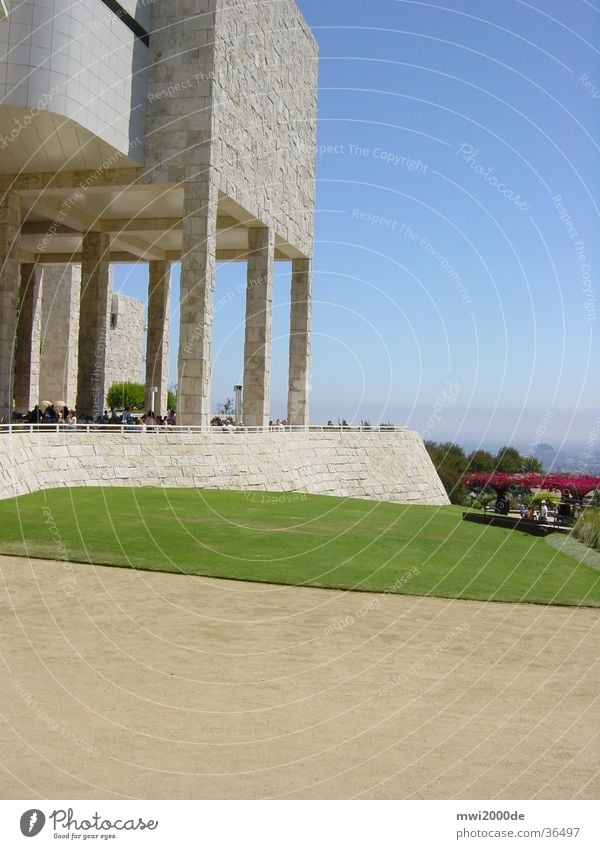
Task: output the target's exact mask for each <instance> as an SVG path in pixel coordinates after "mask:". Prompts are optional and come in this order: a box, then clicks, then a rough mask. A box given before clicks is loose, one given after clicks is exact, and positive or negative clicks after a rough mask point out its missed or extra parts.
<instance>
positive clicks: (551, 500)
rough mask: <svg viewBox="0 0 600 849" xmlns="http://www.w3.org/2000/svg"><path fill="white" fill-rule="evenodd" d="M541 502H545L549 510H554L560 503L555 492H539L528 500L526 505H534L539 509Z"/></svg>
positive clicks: (558, 496)
mask: <svg viewBox="0 0 600 849" xmlns="http://www.w3.org/2000/svg"><path fill="white" fill-rule="evenodd" d="M542 501H545V502H546V504H547V505H548V509H549V510H554V509H555V508H556V507H557V506H558V504H559V502H560V495H558V494H557V493H556V492H544V491H543V490H540V492H538V493H536V495H534V496H533V497H532V498H530V499H529V501H528V504H535V506H536V507H539V506H540V504H541V503H542Z"/></svg>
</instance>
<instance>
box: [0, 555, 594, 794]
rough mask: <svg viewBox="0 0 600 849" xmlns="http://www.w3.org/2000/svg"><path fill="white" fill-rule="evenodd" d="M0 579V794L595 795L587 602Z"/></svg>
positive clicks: (60, 569) (4, 566) (95, 573)
mask: <svg viewBox="0 0 600 849" xmlns="http://www.w3.org/2000/svg"><path fill="white" fill-rule="evenodd" d="M0 571H1V573H2V579H3V580H2V582H1V586H2V589H1V596H0V640H1V643H0V645H1V647H2V655H3V660H4V663H0V670H1V678H2V680H1V682H0V686H1V687H2V716H3V719H4V722H2V723H1V726H2V732H1V740H0V744H1V752H2V755H1V756H0V760H1V761H2V765H3V769H2V770H0V794H1V796H2V797H3V798H32V799H35V798H36V797H42V798H45V797H50V798H54V799H70V798H75V799H76V798H127V797H131V798H149V799H152V798H265V797H269V798H270V797H284V798H352V797H362V798H418V799H423V798H424V799H436V798H452V797H458V798H472V799H488V798H515V799H533V798H567V799H568V798H598V795H599V792H600V783H599V779H598V766H599V764H598V757H597V753H598V751H599V748H600V747H599V746H598V736H597V735H598V732H599V730H600V720H599V718H598V717H599V710H598V707H599V704H598V701H599V696H598V694H599V693H600V672H599V661H598V658H600V651H599V648H600V639H599V637H600V616H599V615H598V612H597V611H595V610H591V609H581V610H576V609H573V608H556V607H555V608H550V607H542V606H535V605H511V604H482V603H479V602H465V601H445V600H443V599H423V598H417V597H410V596H404V597H403V596H390V595H387V596H384V595H371V594H363V593H343V592H335V591H327V590H316V589H298V588H293V587H275V586H268V585H258V584H246V583H239V582H232V581H217V580H212V579H204V578H197V577H179V576H176V575H162V574H152V573H149V572H132V571H129V570H125V569H112V568H107V567H87V566H77V565H73V566H70V565H68V564H62V563H57V562H45V561H36V562H35V563H32V564H30V563H28V562H27V561H26V560H19V559H16V558H11V557H2V558H0Z"/></svg>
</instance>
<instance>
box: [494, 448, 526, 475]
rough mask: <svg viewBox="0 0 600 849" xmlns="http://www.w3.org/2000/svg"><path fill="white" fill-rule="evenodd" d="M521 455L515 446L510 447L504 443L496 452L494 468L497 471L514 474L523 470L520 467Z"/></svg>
mask: <svg viewBox="0 0 600 849" xmlns="http://www.w3.org/2000/svg"><path fill="white" fill-rule="evenodd" d="M522 462H523V457H521V455H520V454H519V452H518V451H517V449H516V448H511V447H510V446H509V445H505V446H504V447H503V448H501V449H500V450H499V451H498V453H497V454H496V464H495V470H496V471H497V472H505V473H506V474H515V473H516V472H520V471H523V469H522V468H521V465H522Z"/></svg>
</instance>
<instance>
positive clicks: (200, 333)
mask: <svg viewBox="0 0 600 849" xmlns="http://www.w3.org/2000/svg"><path fill="white" fill-rule="evenodd" d="M184 204H185V218H184V220H183V258H182V263H181V277H180V284H179V300H180V322H179V377H178V382H177V414H178V418H179V421H180V422H181V424H193V425H202V426H204V427H206V426H208V424H209V423H210V419H211V406H210V400H211V391H210V390H211V378H212V330H213V320H214V294H215V269H216V245H217V204H218V197H217V188H216V185H215V183H214V181H213V180H212V179H209V178H208V177H206V178H203V179H201V180H200V179H199V180H197V181H195V182H188V183H186V184H185V198H184Z"/></svg>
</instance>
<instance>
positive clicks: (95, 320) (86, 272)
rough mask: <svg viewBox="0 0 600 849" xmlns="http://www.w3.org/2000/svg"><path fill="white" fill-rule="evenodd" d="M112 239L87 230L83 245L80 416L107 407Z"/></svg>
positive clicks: (78, 386) (79, 381) (99, 412)
mask: <svg viewBox="0 0 600 849" xmlns="http://www.w3.org/2000/svg"><path fill="white" fill-rule="evenodd" d="M109 247H110V239H109V236H108V234H107V233H95V232H90V233H86V234H85V236H84V237H83V242H82V248H81V299H80V308H79V345H78V362H77V416H78V418H81V417H82V416H92V418H94V419H95V418H96V417H97V416H99V415H101V414H102V411H103V410H104V403H105V398H104V376H105V371H106V335H107V324H108V307H109V304H108V296H109V261H108V251H109Z"/></svg>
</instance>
